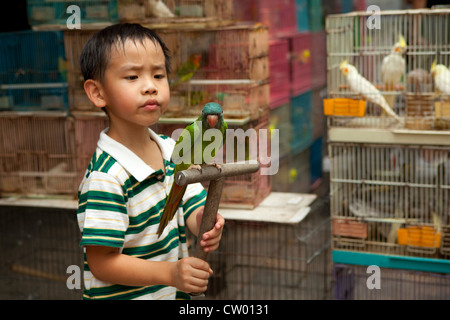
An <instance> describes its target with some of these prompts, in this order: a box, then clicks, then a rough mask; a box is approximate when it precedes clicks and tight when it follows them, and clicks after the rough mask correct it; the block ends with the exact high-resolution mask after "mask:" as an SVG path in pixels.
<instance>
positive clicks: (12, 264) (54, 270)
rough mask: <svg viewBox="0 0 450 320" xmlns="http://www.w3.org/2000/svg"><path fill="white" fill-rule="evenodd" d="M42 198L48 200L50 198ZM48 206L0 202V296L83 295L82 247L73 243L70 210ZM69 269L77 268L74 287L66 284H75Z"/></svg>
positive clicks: (74, 226)
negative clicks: (77, 285)
mask: <svg viewBox="0 0 450 320" xmlns="http://www.w3.org/2000/svg"><path fill="white" fill-rule="evenodd" d="M45 202H46V205H48V204H49V202H51V201H49V200H48V199H47V200H46V201H45ZM34 203H35V202H34ZM58 205H59V204H58ZM51 206H52V205H51V204H50V205H49V206H48V207H46V208H45V209H39V208H36V207H34V205H32V204H31V205H30V206H29V207H28V206H23V205H20V206H2V207H1V210H0V243H1V244H2V250H3V251H4V253H5V254H3V255H2V256H1V257H0V298H1V299H2V300H80V299H82V298H83V290H82V286H83V281H82V278H81V275H80V274H82V273H83V272H82V270H83V269H82V268H83V249H82V248H81V247H80V246H79V243H80V240H81V234H80V229H79V227H78V221H77V218H76V214H75V211H76V209H75V208H70V209H67V208H51ZM69 267H70V268H69ZM74 268H78V271H80V270H81V272H78V274H79V275H80V278H79V279H77V280H78V282H79V284H80V287H78V288H77V287H75V288H73V289H72V290H71V289H70V285H76V282H75V281H74V280H73V279H74V277H73V272H74ZM69 271H70V272H69ZM71 276H72V278H71Z"/></svg>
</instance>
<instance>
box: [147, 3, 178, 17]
mask: <svg viewBox="0 0 450 320" xmlns="http://www.w3.org/2000/svg"><path fill="white" fill-rule="evenodd" d="M148 6H149V9H150V12H151V15H152V16H153V17H157V18H172V17H175V15H174V14H173V13H172V11H170V9H169V8H168V7H167V6H166V4H165V3H164V2H163V1H162V0H148Z"/></svg>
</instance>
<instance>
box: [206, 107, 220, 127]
mask: <svg viewBox="0 0 450 320" xmlns="http://www.w3.org/2000/svg"><path fill="white" fill-rule="evenodd" d="M202 121H203V123H204V125H207V126H208V127H210V128H220V127H221V125H222V122H223V112H222V107H221V106H220V104H218V103H215V102H210V103H207V104H205V106H204V107H203V110H202ZM205 122H206V123H205Z"/></svg>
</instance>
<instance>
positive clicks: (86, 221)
mask: <svg viewBox="0 0 450 320" xmlns="http://www.w3.org/2000/svg"><path fill="white" fill-rule="evenodd" d="M77 218H78V223H79V226H80V230H81V234H82V237H81V242H80V246H86V245H101V246H109V247H117V248H120V247H122V246H123V244H124V239H125V231H126V230H127V228H128V224H129V219H128V214H127V203H126V197H125V195H124V192H123V189H122V186H121V184H120V183H119V182H118V181H117V180H116V179H115V178H114V177H112V176H110V175H108V174H106V173H103V172H92V173H91V174H90V175H89V177H88V178H87V179H86V180H85V182H84V184H83V185H82V187H81V190H80V195H79V200H78V212H77Z"/></svg>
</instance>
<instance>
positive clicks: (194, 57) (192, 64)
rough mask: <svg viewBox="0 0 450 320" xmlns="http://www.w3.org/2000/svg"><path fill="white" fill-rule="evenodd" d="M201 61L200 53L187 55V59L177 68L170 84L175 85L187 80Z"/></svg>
mask: <svg viewBox="0 0 450 320" xmlns="http://www.w3.org/2000/svg"><path fill="white" fill-rule="evenodd" d="M201 61H202V55H201V54H200V53H194V54H191V55H190V56H189V58H188V59H187V61H186V62H185V63H183V65H182V66H181V67H180V68H179V69H178V71H177V75H176V78H175V80H174V81H173V83H171V86H176V85H178V84H180V83H182V82H187V81H189V80H190V79H191V78H192V77H193V76H194V74H195V72H196V71H197V70H198V69H199V68H200V63H201Z"/></svg>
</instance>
